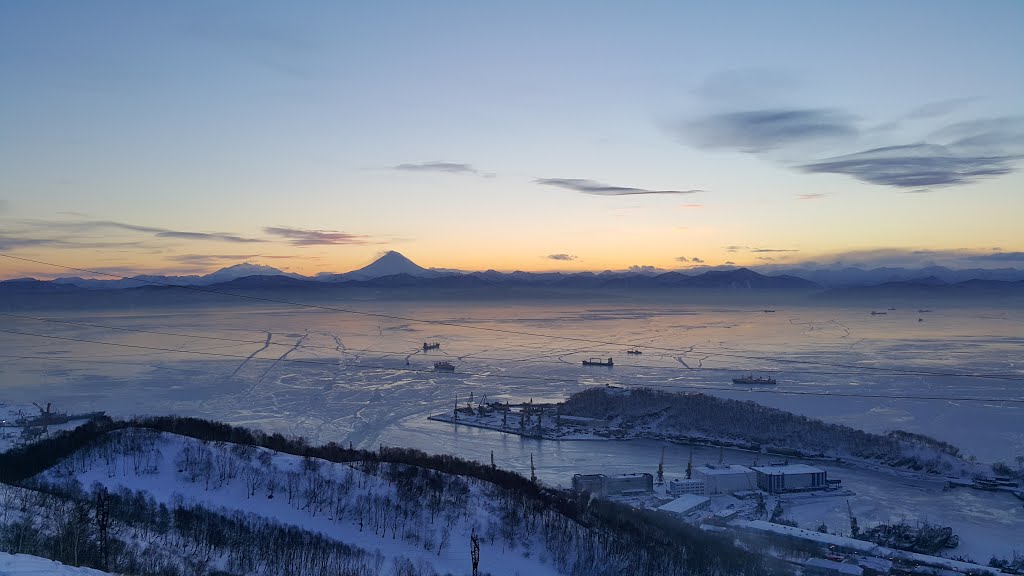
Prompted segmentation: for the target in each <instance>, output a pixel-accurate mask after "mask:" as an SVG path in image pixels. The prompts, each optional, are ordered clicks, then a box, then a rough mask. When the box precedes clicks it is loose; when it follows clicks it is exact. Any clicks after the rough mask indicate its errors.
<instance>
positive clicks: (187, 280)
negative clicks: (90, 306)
mask: <svg viewBox="0 0 1024 576" xmlns="http://www.w3.org/2000/svg"><path fill="white" fill-rule="evenodd" d="M257 275H258V276H287V277H289V278H305V276H302V275H301V274H293V273H290V272H284V271H281V270H278V269H277V268H274V267H273V266H263V265H261V264H252V263H249V262H245V263H242V264H235V265H234V266H228V267H227V268H221V269H220V270H217V271H216V272H211V273H210V274H206V275H204V276H197V275H194V274H193V275H189V276H165V275H152V274H140V275H138V276H133V277H131V278H116V279H95V278H79V277H77V276H73V277H69V278H57V279H56V280H53V282H54V283H56V284H69V285H72V286H78V287H79V288H86V289H89V290H121V289H124V288H139V287H142V286H152V285H154V284H156V285H160V284H168V285H171V286H208V285H210V284H218V283H221V282H228V281H231V280H234V279H236V278H244V277H246V276H257Z"/></svg>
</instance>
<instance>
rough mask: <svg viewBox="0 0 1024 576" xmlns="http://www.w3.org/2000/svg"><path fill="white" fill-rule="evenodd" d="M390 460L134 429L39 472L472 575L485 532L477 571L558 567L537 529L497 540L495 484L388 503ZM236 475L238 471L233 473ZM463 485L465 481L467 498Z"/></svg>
mask: <svg viewBox="0 0 1024 576" xmlns="http://www.w3.org/2000/svg"><path fill="white" fill-rule="evenodd" d="M386 466H387V465H380V472H379V473H377V474H368V473H365V472H363V471H360V470H357V469H356V467H354V466H349V465H346V464H337V463H332V462H328V461H323V460H317V459H303V458H301V457H298V456H292V455H287V454H280V453H276V452H273V451H270V450H266V449H262V448H253V447H241V446H235V445H230V444H221V443H204V442H202V441H199V440H195V439H192V438H187V437H183V436H176V435H172V434H165V433H155V432H151V431H144V430H131V429H130V430H122V431H118V432H115V433H112V434H111V435H110V436H109V441H108V442H107V443H105V444H103V445H100V446H97V447H94V448H92V449H86V450H82V451H80V452H78V453H76V454H75V455H74V456H73V457H71V458H69V459H67V460H65V461H63V462H62V463H61V464H58V465H57V466H55V467H54V468H52V469H50V470H48V471H47V472H45V473H44V474H42V475H41V478H40V480H43V481H48V482H52V483H54V484H64V483H65V482H66V481H67V480H69V479H71V478H74V479H76V480H77V481H78V482H80V483H81V485H82V486H83V487H85V488H86V489H88V487H90V486H92V485H93V483H96V482H98V483H100V484H102V485H105V486H107V487H108V488H109V489H111V490H112V491H113V490H117V489H119V488H121V487H124V488H128V489H130V490H137V491H145V492H148V493H149V494H151V495H152V496H153V497H154V498H155V499H156V501H157V502H162V503H166V504H168V505H171V504H173V503H175V502H185V503H197V504H201V505H203V506H205V507H208V508H210V509H213V510H226V511H235V510H238V511H243V512H246V513H250V514H255V515H257V516H262V517H265V518H272V519H275V520H277V521H278V522H281V523H284V524H290V525H294V526H298V527H301V528H303V529H306V530H310V531H314V532H318V533H321V534H323V535H325V536H327V537H330V538H332V539H335V540H337V541H340V542H344V543H346V544H348V545H352V546H356V547H359V548H362V549H364V550H367V551H369V552H371V553H373V552H374V551H379V552H380V553H381V554H383V555H384V556H385V557H386V558H388V559H389V561H391V562H393V561H394V560H395V559H397V558H399V557H404V558H406V559H409V560H411V561H413V562H415V563H417V564H419V565H427V566H432V567H433V568H434V570H436V571H438V572H440V573H446V572H452V573H455V574H461V573H468V572H469V571H470V562H469V556H470V553H469V541H470V534H471V532H472V531H473V530H475V531H476V532H477V533H478V534H480V535H481V554H480V556H481V564H480V570H481V573H494V574H524V575H525V574H530V575H531V576H543V575H548V574H551V575H554V574H559V573H560V572H559V571H558V570H557V569H556V568H555V567H554V566H553V565H552V564H553V562H552V560H551V559H550V558H549V557H548V555H547V554H546V553H545V552H544V544H543V542H540V541H539V536H538V534H537V532H536V531H535V532H534V533H533V534H532V535H530V536H524V535H514V536H513V537H512V543H511V544H509V543H508V542H507V541H505V540H504V539H503V538H502V537H499V534H500V533H501V526H500V524H501V520H500V514H501V511H500V510H499V506H500V504H499V503H498V501H497V500H496V499H495V498H493V492H494V491H495V487H494V486H492V485H490V484H487V483H485V482H480V481H476V480H473V479H462V478H461V477H451V476H449V477H447V479H449V480H451V479H454V480H455V488H456V489H455V490H454V491H453V494H454V496H453V498H452V499H449V500H446V501H444V502H443V503H441V504H443V506H440V507H438V508H437V509H435V510H434V511H433V513H431V511H430V510H428V508H429V505H428V503H427V502H426V500H424V501H423V502H414V503H412V504H413V505H412V506H411V507H406V508H404V509H401V510H399V509H398V508H394V507H392V508H389V505H391V504H394V503H395V502H397V501H399V500H400V496H399V494H398V493H397V487H396V485H395V484H397V482H394V483H393V482H389V480H388V479H386V478H385V477H384V476H386V471H385V468H386ZM232 473H233V475H234V477H233V478H228V477H227V476H229V475H231V474H232ZM433 474H437V476H439V477H444V476H445V475H443V474H440V473H433ZM258 477H259V478H262V479H261V480H257V478H258ZM392 480H393V478H392ZM460 484H461V485H463V486H468V490H466V491H465V492H464V493H462V494H461V496H460V493H459V490H458V487H459V485H460ZM289 486H291V488H289ZM289 492H291V494H289ZM314 493H319V494H320V495H321V496H320V497H317V496H313V494H314ZM446 494H447V493H446ZM271 495H272V496H271ZM405 514H413V515H414V517H411V518H410V517H406V516H405ZM382 515H383V518H384V521H383V522H382V524H383V525H382V526H381V528H382V530H381V531H379V532H380V533H379V534H378V530H375V529H373V527H372V526H373V524H374V522H375V521H376V522H377V523H378V524H381V521H380V518H381V517H382ZM432 516H433V517H434V518H433V520H432V519H431V517H432ZM402 518H405V519H404V521H403V522H402V523H401V524H400V523H399V522H400V519H402ZM360 524H362V529H361V527H360ZM442 543H443V545H442Z"/></svg>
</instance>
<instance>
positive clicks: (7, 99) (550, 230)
mask: <svg viewBox="0 0 1024 576" xmlns="http://www.w3.org/2000/svg"><path fill="white" fill-rule="evenodd" d="M1021 30H1024V2H1020V1H1018V0H1006V1H980V2H964V1H955V2H953V1H937V0H927V1H901V2H843V3H835V2H821V1H820V0H815V1H805V2H797V1H786V2H763V1H751V2H738V1H731V2H721V3H718V2H716V3H704V2H699V3H698V2H681V1H671V2H639V3H627V2H562V3H557V4H556V3H553V2H507V3H503V4H500V5H499V4H498V3H496V2H471V1H467V2H431V3H428V2H387V1H385V2H365V3H358V2H312V1H301V2H287V3H283V2H252V1H250V0H245V1H241V0H239V1H224V2H215V3H208V2H193V1H184V2H129V1H93V2H79V1H63V2H62V1H48V0H43V1H37V2H4V3H2V4H0V79H2V81H0V252H2V253H4V254H9V255H15V256H19V257H25V258H32V259H38V260H43V261H47V262H57V263H62V264H67V265H71V266H79V267H86V268H95V269H101V270H108V271H113V272H115V273H123V274H133V273H137V272H154V271H162V272H172V273H186V272H208V271H212V270H215V269H217V268H220V267H223V266H227V265H231V264H237V263H240V262H243V261H250V262H257V263H261V264H267V265H271V266H275V267H278V268H282V269H285V270H289V271H294V272H300V273H306V274H313V273H316V272H320V271H338V272H341V271H345V270H350V269H353V268H357V267H359V266H362V265H365V264H367V263H368V262H370V261H371V260H373V259H374V258H375V257H376V256H378V255H379V254H381V253H383V252H384V251H387V250H397V251H399V252H402V253H403V254H405V255H406V256H408V257H410V258H411V259H413V260H414V261H416V262H417V263H419V264H421V265H423V266H431V267H442V268H459V269H487V268H495V269H499V270H513V269H520V270H604V269H625V268H628V267H630V266H635V265H646V266H654V267H658V268H664V269H678V268H686V267H691V266H694V265H701V264H707V265H721V264H725V263H730V262H731V263H735V264H737V265H763V264H777V263H785V262H808V261H813V262H821V263H832V262H836V261H839V262H843V263H865V264H872V263H885V264H903V265H909V264H913V263H919V264H924V263H930V262H936V263H944V264H949V265H951V266H980V267H1000V266H1017V267H1024V228H1022V225H1021V221H1022V215H1024V193H1022V192H1024V175H1022V173H1021V171H1020V170H1021V168H1022V166H1024V160H1022V159H1024V74H1022V73H1021V60H1022V57H1024V34H1021ZM26 275H33V276H37V277H48V276H54V275H70V274H69V273H68V272H66V271H61V270H55V269H52V268H48V267H45V266H41V265H33V264H28V263H24V262H17V261H11V260H6V259H0V278H12V277H19V276H26Z"/></svg>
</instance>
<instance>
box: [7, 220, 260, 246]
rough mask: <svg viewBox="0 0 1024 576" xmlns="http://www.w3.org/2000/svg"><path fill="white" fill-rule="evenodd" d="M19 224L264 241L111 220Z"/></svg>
mask: <svg viewBox="0 0 1024 576" xmlns="http://www.w3.org/2000/svg"><path fill="white" fill-rule="evenodd" d="M18 224H19V225H21V226H23V227H26V228H31V229H42V230H47V231H52V230H55V229H56V230H64V231H68V232H77V233H82V234H85V233H90V232H95V231H98V230H110V229H115V230H127V231H129V232H141V233H144V234H152V235H153V236H155V237H157V238H177V239H182V240H212V241H217V242H233V243H241V244H245V243H254V242H266V240H261V239H259V238H247V237H244V236H238V235H235V234H229V233H225V232H193V231H187V230H172V229H169V228H158V227H155V226H140V225H138V224H127V223H125V222H117V221H113V220H21V221H19V222H18Z"/></svg>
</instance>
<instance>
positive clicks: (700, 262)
mask: <svg viewBox="0 0 1024 576" xmlns="http://www.w3.org/2000/svg"><path fill="white" fill-rule="evenodd" d="M690 262H694V263H696V264H703V263H704V261H703V260H701V259H700V258H697V257H696V256H694V257H693V258H690Z"/></svg>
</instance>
